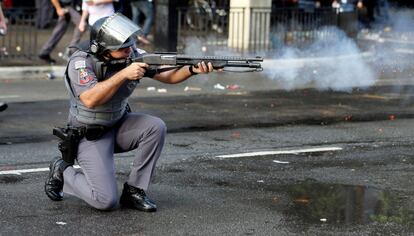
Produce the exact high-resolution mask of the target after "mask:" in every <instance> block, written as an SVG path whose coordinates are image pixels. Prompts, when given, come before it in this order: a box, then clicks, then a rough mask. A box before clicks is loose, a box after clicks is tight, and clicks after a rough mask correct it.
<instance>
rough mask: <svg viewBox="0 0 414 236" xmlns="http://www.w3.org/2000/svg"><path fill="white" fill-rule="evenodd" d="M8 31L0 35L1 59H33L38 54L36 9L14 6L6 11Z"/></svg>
mask: <svg viewBox="0 0 414 236" xmlns="http://www.w3.org/2000/svg"><path fill="white" fill-rule="evenodd" d="M4 14H5V16H6V18H7V19H8V20H9V22H8V27H7V28H8V32H7V34H6V35H5V36H0V60H4V59H5V58H8V59H14V58H16V59H20V58H27V59H31V58H33V57H34V56H36V54H37V50H38V35H37V29H36V27H35V22H36V21H35V20H36V9H34V8H12V9H6V10H5V11H4Z"/></svg>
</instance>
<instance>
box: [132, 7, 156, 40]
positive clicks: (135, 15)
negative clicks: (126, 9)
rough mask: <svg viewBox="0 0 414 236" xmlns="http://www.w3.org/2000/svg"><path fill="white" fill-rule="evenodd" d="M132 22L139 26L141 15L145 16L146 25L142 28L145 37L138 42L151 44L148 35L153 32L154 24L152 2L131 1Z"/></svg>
mask: <svg viewBox="0 0 414 236" xmlns="http://www.w3.org/2000/svg"><path fill="white" fill-rule="evenodd" d="M131 11H132V21H133V22H134V23H135V24H137V25H139V20H140V16H141V13H142V14H144V16H145V21H144V25H143V26H142V31H143V33H144V35H143V36H141V37H139V38H138V40H139V41H140V42H142V43H144V44H149V43H150V42H149V41H148V35H149V33H150V32H151V28H152V24H153V22H154V6H153V2H152V0H131Z"/></svg>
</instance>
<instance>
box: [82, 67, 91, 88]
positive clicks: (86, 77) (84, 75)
mask: <svg viewBox="0 0 414 236" xmlns="http://www.w3.org/2000/svg"><path fill="white" fill-rule="evenodd" d="M93 78H94V77H93V75H91V74H89V73H88V71H87V70H85V69H84V68H81V69H79V83H80V84H81V85H84V84H87V83H89V82H91V81H92V80H93Z"/></svg>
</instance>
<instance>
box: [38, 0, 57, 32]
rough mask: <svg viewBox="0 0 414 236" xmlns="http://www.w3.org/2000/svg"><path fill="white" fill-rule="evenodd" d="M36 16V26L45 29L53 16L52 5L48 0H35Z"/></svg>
mask: <svg viewBox="0 0 414 236" xmlns="http://www.w3.org/2000/svg"><path fill="white" fill-rule="evenodd" d="M36 8H37V16H36V27H37V28H38V29H45V28H48V27H49V26H50V22H51V21H52V18H53V5H52V3H51V2H50V0H36Z"/></svg>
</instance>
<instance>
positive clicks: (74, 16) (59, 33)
mask: <svg viewBox="0 0 414 236" xmlns="http://www.w3.org/2000/svg"><path fill="white" fill-rule="evenodd" d="M51 2H52V4H53V6H54V7H55V9H56V13H57V15H58V17H59V18H58V22H57V24H56V26H55V28H54V29H53V32H52V35H51V36H50V37H49V39H48V40H47V41H46V43H45V44H44V45H43V47H42V49H41V50H40V53H39V58H40V59H41V60H44V61H46V62H47V63H50V64H54V63H56V60H54V59H53V58H51V57H50V53H51V52H52V51H53V49H54V48H55V47H56V45H57V44H58V43H59V41H60V40H61V39H62V37H63V35H64V34H65V33H66V30H67V29H68V26H69V23H70V22H72V23H73V24H74V25H75V26H76V27H75V29H74V31H73V35H72V40H71V41H70V43H69V45H68V49H67V50H66V52H65V54H69V55H70V54H71V52H70V50H69V48H71V47H72V46H75V45H76V44H77V43H79V41H80V38H81V36H82V33H81V32H80V30H79V28H78V27H77V26H79V22H80V19H81V16H80V14H79V12H77V11H76V9H75V4H76V2H75V1H74V0H51ZM69 55H68V56H69Z"/></svg>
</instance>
